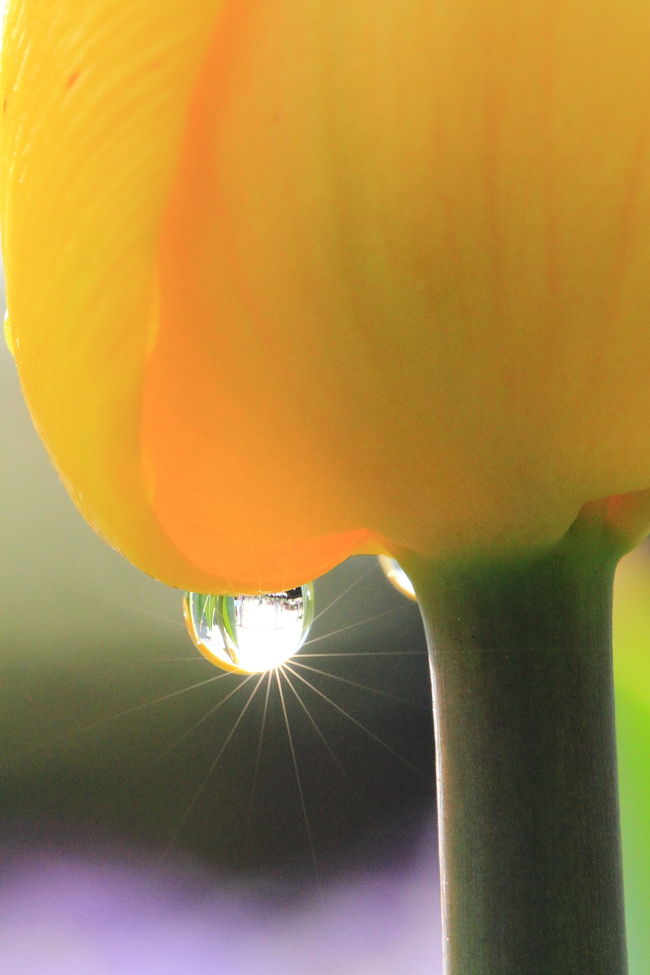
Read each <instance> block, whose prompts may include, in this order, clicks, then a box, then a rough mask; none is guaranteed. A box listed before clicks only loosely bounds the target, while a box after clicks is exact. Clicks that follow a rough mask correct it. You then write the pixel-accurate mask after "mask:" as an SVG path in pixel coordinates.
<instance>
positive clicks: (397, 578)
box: [379, 555, 415, 599]
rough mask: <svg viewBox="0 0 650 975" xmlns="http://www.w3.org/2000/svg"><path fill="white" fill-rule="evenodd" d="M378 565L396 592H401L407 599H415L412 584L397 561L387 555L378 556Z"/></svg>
mask: <svg viewBox="0 0 650 975" xmlns="http://www.w3.org/2000/svg"><path fill="white" fill-rule="evenodd" d="M379 564H380V566H381V567H382V569H383V570H384V575H385V576H386V578H387V579H388V581H389V582H390V583H391V585H393V586H395V588H396V589H397V591H398V592H401V593H402V595H404V596H408V598H409V599H415V590H414V589H413V583H412V582H411V580H410V579H409V577H408V576H407V574H406V572H405V571H404V569H403V568H402V567H401V565H400V564H399V562H398V561H397V559H391V558H390V556H388V555H380V556H379Z"/></svg>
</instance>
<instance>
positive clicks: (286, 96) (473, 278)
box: [3, 0, 650, 593]
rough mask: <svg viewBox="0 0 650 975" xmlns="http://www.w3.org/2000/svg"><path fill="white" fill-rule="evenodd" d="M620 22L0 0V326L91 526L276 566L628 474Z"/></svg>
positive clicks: (629, 326) (643, 125)
mask: <svg viewBox="0 0 650 975" xmlns="http://www.w3.org/2000/svg"><path fill="white" fill-rule="evenodd" d="M648 49H650V10H649V9H648V7H647V5H646V4H645V3H642V2H640V0H635V2H633V3H630V4H627V5H626V7H625V10H624V12H623V13H622V12H621V9H620V7H619V6H618V5H617V4H615V3H614V2H613V0H596V3H593V2H592V3H587V0H581V2H579V3H575V4H571V5H560V4H557V3H555V2H553V0H532V2H530V3H527V4H526V5H521V4H515V3H514V2H513V0H497V2H495V3H491V4H488V5H486V4H484V3H482V2H480V0H461V2H460V3H459V2H453V3H452V2H451V0H445V2H442V3H436V4H431V3H430V2H428V0H406V2H404V3H401V4H396V3H394V2H393V0H376V2H375V3H373V4H372V5H368V4H357V3H349V2H344V0H327V2H326V0H311V2H310V3H304V2H303V0H194V2H193V3H192V4H191V5H190V7H189V8H188V7H187V6H186V5H182V4H180V3H179V2H178V0H163V2H161V3H158V4H155V5H152V4H150V3H148V2H145V0H135V2H134V3H132V4H129V5H128V9H127V8H125V7H124V5H123V4H121V3H118V2H117V0H92V2H88V0H86V2H82V0H63V2H61V3H58V4H57V5H56V12H55V13H54V14H53V13H52V9H51V5H49V4H47V3H46V2H45V0H26V2H23V3H17V2H15V3H13V4H11V5H10V9H9V15H8V21H7V27H6V36H5V44H4V54H3V62H4V63H3V88H4V97H5V100H6V117H5V124H4V134H3V153H4V168H5V177H4V190H3V207H4V228H3V241H4V252H5V261H6V270H7V286H8V302H9V308H10V313H11V321H12V335H13V340H14V344H15V348H16V358H17V362H18V368H19V370H20V374H21V379H22V382H23V386H24V389H25V394H26V397H27V400H28V402H29V404H30V408H31V410H32V413H33V416H34V419H35V422H36V424H37V426H38V428H39V430H40V432H41V434H42V436H43V438H44V440H45V442H46V444H47V446H48V449H49V450H50V452H51V454H52V456H53V458H54V460H55V463H56V464H57V466H58V468H59V471H60V472H61V475H62V477H63V479H64V481H65V482H66V484H67V485H68V487H69V489H70V491H71V493H72V495H73V497H74V499H75V501H76V503H77V504H78V505H79V507H80V508H81V510H82V511H83V513H84V514H85V515H86V517H87V518H88V519H89V520H90V521H91V523H92V524H94V525H95V527H96V528H97V529H98V530H99V531H100V532H101V533H102V534H104V535H105V536H106V537H107V538H108V539H109V541H111V542H112V544H114V545H116V546H117V547H118V548H119V549H120V550H121V551H122V552H123V553H124V554H125V555H127V556H128V557H129V558H130V559H132V561H134V562H135V563H136V564H138V565H139V566H140V567H142V568H143V569H145V571H148V572H150V573H151V574H154V575H156V576H158V577H159V578H161V579H163V580H165V581H167V582H170V583H172V584H174V585H178V586H182V587H184V588H188V589H191V590H195V591H200V592H231V593H243V592H264V591H271V592H273V591H280V590H282V589H286V588H290V587H291V586H294V585H297V584H300V583H302V582H304V581H305V580H307V579H310V578H314V577H316V576H317V575H319V574H321V573H322V572H324V571H326V569H328V568H329V567H331V566H332V565H334V564H336V562H338V561H340V560H341V559H343V558H345V557H346V556H347V555H349V554H351V553H353V552H356V551H375V552H390V553H394V554H399V551H400V550H404V549H411V550H413V551H415V552H418V553H420V554H422V555H424V556H426V557H428V558H430V557H437V556H440V557H447V556H453V555H455V554H456V553H459V552H466V553H467V552H471V553H472V554H473V555H474V556H477V555H480V554H481V553H485V554H489V553H498V552H502V551H507V550H512V549H517V548H519V549H521V548H530V547H537V546H541V545H547V544H550V543H551V542H553V541H554V540H556V539H557V538H559V537H560V536H561V535H562V534H563V533H564V531H566V529H567V528H568V526H569V525H570V523H571V522H572V520H573V519H574V517H575V515H576V514H577V512H578V510H579V509H580V508H581V507H582V506H583V505H584V504H585V503H586V502H592V501H594V500H597V499H604V498H607V497H609V496H613V497H615V498H623V497H626V496H629V498H633V497H638V496H640V494H641V492H644V491H646V490H648V489H650V437H649V434H648V421H649V419H650V392H649V390H650V384H648V382H647V376H646V371H647V358H648V356H647V353H648V350H649V339H648V328H647V321H648V318H649V316H650V297H649V296H650V270H649V269H650V166H649V165H648V162H649V159H648V155H649V150H650V62H649V61H648V57H647V51H648ZM608 512H609V514H608V518H609V519H610V521H611V523H612V524H616V525H618V526H619V527H620V530H621V533H622V534H623V535H624V536H625V538H627V539H629V540H630V542H632V539H635V540H636V539H638V538H640V537H641V536H642V535H643V533H644V532H645V531H647V529H648V527H649V525H650V512H649V511H648V505H645V504H644V503H641V502H639V503H637V502H633V501H631V500H630V501H622V502H619V501H615V500H613V501H612V503H611V504H610V506H609V509H608ZM612 519H613V521H612Z"/></svg>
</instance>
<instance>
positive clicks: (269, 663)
mask: <svg viewBox="0 0 650 975" xmlns="http://www.w3.org/2000/svg"><path fill="white" fill-rule="evenodd" d="M183 615H184V617H185V625H186V626H187V630H188V633H189V634H190V636H191V638H192V642H193V643H194V645H195V646H196V647H197V648H198V649H199V650H200V651H201V653H202V654H203V656H204V657H207V659H208V660H209V661H210V662H211V663H213V664H216V665H217V666H218V667H222V668H223V669H224V670H231V671H234V672H235V673H238V674H255V673H261V672H262V671H265V670H273V668H274V667H279V666H280V664H282V663H284V661H285V660H288V659H289V657H292V656H293V655H294V653H297V652H298V650H299V649H300V647H301V646H302V645H303V643H304V642H305V640H306V639H307V634H308V633H309V628H310V626H311V623H312V620H313V618H314V587H313V585H312V583H309V584H307V585H304V586H297V587H296V588H295V589H289V590H287V591H286V592H272V593H267V594H266V595H262V596H209V595H205V594H204V593H198V592H188V593H185V598H184V599H183Z"/></svg>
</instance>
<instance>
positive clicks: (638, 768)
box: [614, 548, 650, 975]
mask: <svg viewBox="0 0 650 975" xmlns="http://www.w3.org/2000/svg"><path fill="white" fill-rule="evenodd" d="M614 664H615V672H616V716H617V727H618V754H619V785H620V792H621V816H622V829H623V863H624V871H625V898H626V915H627V925H628V944H629V954H630V975H647V972H648V971H650V553H649V551H648V549H647V548H646V549H641V550H639V551H638V552H634V553H632V555H630V556H628V557H627V558H626V559H624V560H623V562H622V563H621V565H620V566H619V570H618V573H617V577H616V586H615V593H614Z"/></svg>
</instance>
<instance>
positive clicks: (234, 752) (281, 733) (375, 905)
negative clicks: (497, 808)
mask: <svg viewBox="0 0 650 975" xmlns="http://www.w3.org/2000/svg"><path fill="white" fill-rule="evenodd" d="M0 400H1V404H2V416H3V424H2V430H1V432H0V436H1V437H2V448H1V456H2V470H1V475H0V510H2V512H3V516H2V520H1V525H0V531H1V534H2V547H3V554H4V557H3V560H2V567H1V568H0V572H1V573H2V577H1V579H0V592H1V593H2V600H1V603H0V612H1V617H0V620H1V623H0V634H1V641H2V654H1V655H0V695H1V696H2V707H1V708H0V725H1V733H0V796H1V803H0V829H1V839H0V849H1V851H2V857H3V872H2V881H1V884H0V968H2V970H6V971H11V972H12V973H25V975H31V973H34V972H43V971H47V972H48V973H49V972H61V973H63V972H65V973H66V975H72V973H76V972H79V973H83V975H94V973H102V975H112V973H129V972H136V971H137V972H139V973H142V972H145V973H146V972H149V971H152V972H153V971H154V970H155V971H156V972H157V973H166V972H169V973H176V972H184V971H187V970H189V969H190V966H192V967H194V966H195V965H201V966H202V967H204V968H207V970H209V971H214V972H219V973H224V975H248V973H251V972H256V973H258V972H261V971H264V972H267V973H274V972H280V971H281V972H282V973H283V975H291V973H294V972H296V973H298V972H301V973H303V972H304V971H306V970H307V969H309V970H310V971H311V972H313V973H314V975H319V973H323V975H325V973H334V975H338V973H341V975H347V973H350V975H352V973H354V975H369V973H373V975H382V973H391V975H394V973H396V972H404V973H406V975H420V973H422V975H424V973H425V972H426V973H427V975H435V972H436V971H439V970H440V928H439V903H438V893H437V884H438V879H437V863H436V853H435V846H436V836H435V795H434V773H433V761H434V759H433V739H432V722H431V707H430V689H429V678H428V668H427V660H426V651H425V644H424V637H423V633H422V628H421V624H420V620H419V614H418V611H417V607H416V606H415V604H414V603H411V602H410V601H408V600H407V599H405V598H404V597H403V596H401V595H400V594H398V593H397V592H396V591H395V590H393V589H392V587H391V586H390V585H389V584H388V582H387V581H386V579H385V577H384V576H383V574H382V572H381V570H380V569H379V567H378V564H377V562H376V560H375V559H371V558H359V559H353V560H350V561H349V562H347V563H346V564H344V565H342V566H340V567H339V568H338V569H336V570H335V571H334V572H332V573H330V574H329V575H327V576H325V577H323V578H322V579H320V580H318V581H317V583H316V614H317V619H316V621H315V623H314V625H313V627H312V631H311V633H310V642H309V643H308V644H307V645H306V646H305V647H304V648H303V651H302V655H301V657H300V658H299V659H300V660H302V663H303V665H305V666H303V669H301V670H300V671H299V673H300V674H301V677H302V680H299V679H297V678H295V677H294V678H293V685H294V688H295V691H292V690H291V688H290V687H289V686H288V685H285V704H286V719H285V715H284V713H283V708H282V702H281V700H280V699H279V696H278V693H277V688H275V687H273V686H272V687H271V691H270V693H269V696H268V704H267V705H265V702H266V694H265V690H266V685H265V684H264V683H263V684H262V685H261V687H260V689H259V690H258V692H257V694H256V695H255V696H254V697H253V698H252V700H251V701H250V703H249V705H248V707H247V708H246V709H245V710H244V711H242V709H243V707H244V705H245V704H246V702H247V700H248V697H249V694H250V690H251V689H252V687H253V684H252V683H249V684H248V685H246V686H241V687H240V685H241V683H242V679H241V678H239V677H237V676H227V677H224V678H223V679H219V680H214V678H215V677H218V676H219V674H220V672H219V671H217V670H216V669H215V668H214V667H212V665H211V664H209V663H208V662H207V661H206V660H205V659H204V658H203V657H202V656H200V654H199V653H198V652H197V651H196V650H195V649H194V648H193V646H192V644H191V642H190V640H189V638H188V636H187V634H186V632H185V629H184V626H183V622H182V612H181V595H180V594H179V593H178V592H177V591H174V590H171V589H168V588H166V587H164V586H162V585H160V584H158V583H157V582H154V581H153V580H151V579H149V578H147V577H146V576H144V575H142V574H141V573H140V572H138V571H137V570H135V569H134V568H132V567H131V566H130V565H129V564H128V563H127V562H125V561H124V560H123V559H122V558H121V557H120V556H119V555H117V554H116V553H115V552H113V551H111V550H110V549H109V548H108V547H107V546H106V545H105V544H104V543H103V542H101V541H100V540H99V539H98V538H97V537H96V536H95V535H94V534H93V532H92V531H91V530H90V529H89V528H88V527H87V526H86V524H85V523H84V522H83V520H82V519H81V518H80V516H78V515H77V513H76V511H75V510H74V509H73V507H72V505H71V503H70V501H69V500H68V498H67V495H66V494H65V492H64V490H63V488H62V486H61V484H60V483H59V481H58V479H57V477H56V475H55V474H54V472H53V470H52V468H51V466H50V464H49V461H48V459H47V457H46V455H45V452H44V450H43V448H42V446H41V445H40V442H39V441H38V438H37V437H36V434H35V433H34V430H33V428H32V426H31V422H30V420H29V418H28V416H27V413H26V410H25V407H24V405H23V403H22V399H21V395H20V391H19V386H18V382H17V378H16V374H15V369H14V365H13V361H12V359H11V357H10V355H9V353H8V351H7V350H6V349H5V347H4V345H2V347H1V348H0ZM615 640H616V663H617V695H618V700H617V706H618V719H619V738H620V756H621V791H622V802H623V821H624V843H625V857H626V884H627V891H626V893H627V910H628V919H629V928H630V950H631V972H632V975H645V973H646V972H647V971H648V969H649V965H650V933H649V931H650V924H649V923H648V922H649V915H650V909H649V906H648V905H650V775H649V770H650V653H649V648H650V562H649V561H648V558H647V556H646V555H645V554H644V553H643V552H639V553H635V554H634V555H633V556H632V557H631V558H628V559H627V560H626V561H625V563H624V564H623V566H622V568H621V570H620V572H619V576H618V585H617V596H616V620H615ZM308 655H309V656H308ZM307 668H313V669H311V670H310V669H307ZM303 681H306V682H307V683H304V682H303ZM308 684H311V685H313V686H311V687H310V686H308ZM238 688H239V689H238ZM296 692H297V693H296ZM221 702H223V703H221ZM217 705H219V706H218V707H217ZM287 723H288V727H287ZM229 736H230V737H229Z"/></svg>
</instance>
